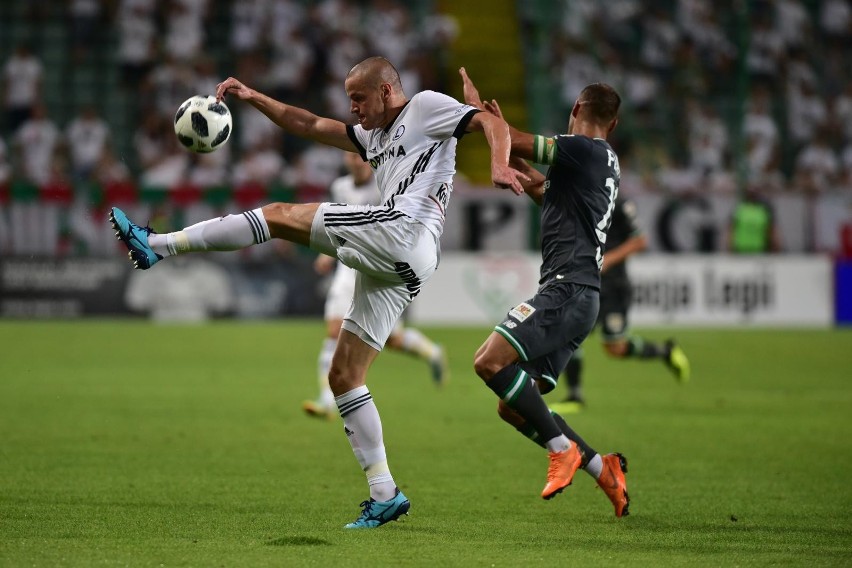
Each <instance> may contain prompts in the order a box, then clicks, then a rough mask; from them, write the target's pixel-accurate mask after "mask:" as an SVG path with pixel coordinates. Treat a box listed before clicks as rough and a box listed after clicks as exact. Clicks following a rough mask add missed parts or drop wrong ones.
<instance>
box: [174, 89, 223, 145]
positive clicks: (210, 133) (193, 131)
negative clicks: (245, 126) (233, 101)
mask: <svg viewBox="0 0 852 568" xmlns="http://www.w3.org/2000/svg"><path fill="white" fill-rule="evenodd" d="M231 130H232V123H231V111H230V110H228V107H227V106H226V105H225V103H223V102H219V101H217V100H216V97H205V96H201V95H196V96H194V97H190V98H188V99H187V100H185V101H184V102H183V104H181V105H180V107H179V108H178V110H177V112H176V113H175V134H177V137H178V140H180V143H181V144H182V145H183V146H184V147H185V148H186V149H187V150H192V151H193V152H198V153H201V154H206V153H208V152H212V151H213V150H216V149H217V148H219V147H220V146H221V145H222V144H224V143H225V142H227V141H228V138H229V137H230V136H231Z"/></svg>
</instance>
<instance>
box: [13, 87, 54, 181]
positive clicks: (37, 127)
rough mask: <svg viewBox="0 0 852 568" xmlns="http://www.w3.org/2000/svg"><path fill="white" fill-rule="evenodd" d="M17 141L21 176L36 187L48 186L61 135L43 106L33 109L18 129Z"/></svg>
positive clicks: (36, 106) (15, 139) (39, 104)
mask: <svg viewBox="0 0 852 568" xmlns="http://www.w3.org/2000/svg"><path fill="white" fill-rule="evenodd" d="M14 141H15V142H14V144H15V148H16V150H17V156H19V157H20V159H19V162H18V163H19V164H20V166H21V172H20V173H21V177H23V179H25V180H27V181H30V182H33V183H35V184H36V185H42V184H44V183H46V182H47V180H48V179H49V178H50V175H51V172H52V171H53V169H54V168H53V166H54V159H55V157H56V152H57V150H58V149H59V144H60V142H61V134H60V132H59V128H57V127H56V124H55V123H54V122H53V121H52V120H51V119H50V118H49V117H48V116H47V109H46V108H45V106H44V105H43V104H41V103H38V104H36V105H35V106H34V107H33V113H32V117H31V118H30V119H29V120H27V121H26V122H24V123H23V124H22V125H21V127H20V128H19V129H18V131H17V133H16V134H15V138H14Z"/></svg>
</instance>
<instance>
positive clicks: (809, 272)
mask: <svg viewBox="0 0 852 568" xmlns="http://www.w3.org/2000/svg"><path fill="white" fill-rule="evenodd" d="M539 264H540V259H539V256H538V255H536V254H525V253H509V254H503V255H498V254H481V253H480V254H471V253H447V254H445V255H444V256H443V258H442V259H441V264H440V266H439V267H438V271H437V272H436V273H435V275H434V276H433V277H432V278H431V279H430V280H429V282H428V283H427V284H426V285H425V286H424V287H423V289H422V291H421V293H420V295H419V296H418V297H417V298H416V299H415V301H414V303H413V304H412V306H411V308H410V310H409V311H410V317H411V320H412V321H413V322H415V323H418V324H434V325H484V326H493V325H495V324H496V323H499V321H500V320H501V319H502V318H503V317H504V316H505V314H506V312H507V311H508V310H509V309H510V308H512V307H514V306H515V305H517V304H519V303H520V302H522V301H524V300H526V299H527V298H529V297H530V296H532V295H533V294H534V293H535V290H536V288H537V286H538V268H539ZM629 268H630V275H631V280H632V282H633V307H632V308H631V312H630V319H631V322H632V323H633V324H634V325H638V326H644V327H654V326H670V325H671V326H738V325H752V326H791V327H795V326H807V327H823V326H829V325H832V323H833V321H834V313H833V306H834V291H833V280H832V278H833V276H832V274H833V272H832V262H831V260H830V259H829V258H827V257H823V256H799V255H781V256H749V257H744V256H743V257H737V256H728V255H657V254H653V255H652V254H646V255H640V256H637V257H634V258H633V259H631V261H630V264H629Z"/></svg>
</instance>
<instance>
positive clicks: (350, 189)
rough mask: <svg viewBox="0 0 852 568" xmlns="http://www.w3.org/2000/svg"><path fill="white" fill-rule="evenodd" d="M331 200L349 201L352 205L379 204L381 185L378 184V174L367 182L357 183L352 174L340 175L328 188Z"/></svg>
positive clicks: (338, 201)
mask: <svg viewBox="0 0 852 568" xmlns="http://www.w3.org/2000/svg"><path fill="white" fill-rule="evenodd" d="M328 192H329V194H330V196H331V200H332V201H333V202H335V203H348V204H350V205H378V204H379V197H380V196H379V187H378V186H377V185H376V176H371V177H370V179H369V180H367V183H365V184H363V185H355V179H354V178H353V177H352V176H351V175H348V176H343V177H339V178H337V179H336V180H334V181H333V182H331V186H330V187H329V188H328Z"/></svg>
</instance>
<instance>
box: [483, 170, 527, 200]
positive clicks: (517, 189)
mask: <svg viewBox="0 0 852 568" xmlns="http://www.w3.org/2000/svg"><path fill="white" fill-rule="evenodd" d="M529 181H530V178H529V177H528V176H527V175H526V174H524V173H523V172H519V171H518V170H516V169H514V168H510V167H509V166H503V165H493V166H491V182H492V183H493V184H494V187H498V188H500V189H511V190H512V192H513V193H514V194H515V195H521V194H522V193H523V192H524V186H523V185H522V182H529Z"/></svg>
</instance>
